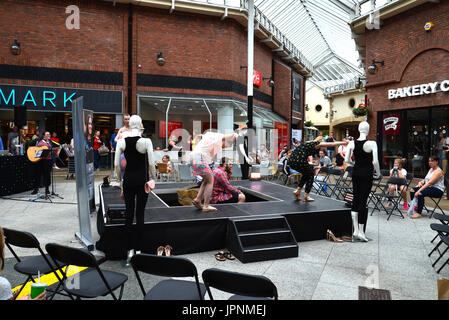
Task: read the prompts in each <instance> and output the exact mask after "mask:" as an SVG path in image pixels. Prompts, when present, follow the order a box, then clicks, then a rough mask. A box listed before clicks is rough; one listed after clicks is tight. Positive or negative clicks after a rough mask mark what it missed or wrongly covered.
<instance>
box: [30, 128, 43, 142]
mask: <svg viewBox="0 0 449 320" xmlns="http://www.w3.org/2000/svg"><path fill="white" fill-rule="evenodd" d="M40 138H41V134H40V131H39V129H36V130H34V135H33V137H32V138H31V140H36V139H40Z"/></svg>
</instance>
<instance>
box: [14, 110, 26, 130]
mask: <svg viewBox="0 0 449 320" xmlns="http://www.w3.org/2000/svg"><path fill="white" fill-rule="evenodd" d="M14 124H15V125H16V126H17V127H18V128H19V129H22V127H23V126H25V125H26V124H27V106H26V105H23V106H14Z"/></svg>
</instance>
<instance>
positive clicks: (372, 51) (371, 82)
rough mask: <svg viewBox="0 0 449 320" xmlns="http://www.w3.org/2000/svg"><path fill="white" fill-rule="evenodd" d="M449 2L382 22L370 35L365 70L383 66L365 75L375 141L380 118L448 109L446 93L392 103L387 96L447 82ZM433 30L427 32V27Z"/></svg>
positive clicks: (367, 34) (448, 76)
mask: <svg viewBox="0 0 449 320" xmlns="http://www.w3.org/2000/svg"><path fill="white" fill-rule="evenodd" d="M448 17H449V1H440V3H438V4H437V3H428V4H424V5H421V6H418V7H416V8H414V9H413V10H409V11H407V12H404V13H402V14H400V15H397V16H395V17H392V18H390V19H387V20H385V21H384V24H383V25H382V26H381V28H380V29H379V30H371V31H367V32H366V48H367V55H366V61H367V63H366V64H367V67H368V66H369V65H370V64H371V60H372V59H376V60H378V61H380V60H384V61H385V65H384V66H380V65H377V66H378V72H377V73H376V74H375V75H371V74H369V73H368V72H367V73H366V74H367V80H368V84H367V95H368V104H369V108H370V109H371V110H372V111H374V112H373V114H372V115H371V116H370V119H369V122H370V124H371V134H370V136H371V138H372V137H374V133H375V132H376V129H377V112H379V111H387V110H398V109H405V108H419V107H428V106H434V105H444V104H449V94H448V93H436V94H430V95H424V96H416V97H407V98H399V99H393V100H389V99H388V90H389V89H397V88H402V87H407V86H412V85H418V84H424V83H429V82H435V81H441V80H446V79H448V78H449V42H448V40H447V39H448V38H449V19H448ZM429 21H432V22H433V23H434V24H435V27H434V28H433V29H432V31H431V32H425V30H424V25H425V24H426V22H429Z"/></svg>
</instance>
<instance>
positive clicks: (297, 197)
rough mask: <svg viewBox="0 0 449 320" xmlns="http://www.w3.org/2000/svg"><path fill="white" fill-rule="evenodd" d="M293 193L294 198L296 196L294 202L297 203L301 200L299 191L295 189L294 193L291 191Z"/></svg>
mask: <svg viewBox="0 0 449 320" xmlns="http://www.w3.org/2000/svg"><path fill="white" fill-rule="evenodd" d="M293 193H294V194H295V196H296V200H298V201H301V200H302V199H301V189H299V188H298V189H296V190H295V191H293Z"/></svg>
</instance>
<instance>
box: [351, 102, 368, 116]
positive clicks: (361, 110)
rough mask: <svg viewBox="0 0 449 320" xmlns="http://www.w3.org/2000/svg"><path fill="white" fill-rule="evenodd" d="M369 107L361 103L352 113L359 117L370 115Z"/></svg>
mask: <svg viewBox="0 0 449 320" xmlns="http://www.w3.org/2000/svg"><path fill="white" fill-rule="evenodd" d="M368 113H369V110H368V107H367V106H366V105H365V104H364V103H361V104H359V105H358V107H356V108H354V109H352V114H353V115H354V116H355V117H356V118H358V117H368Z"/></svg>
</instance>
